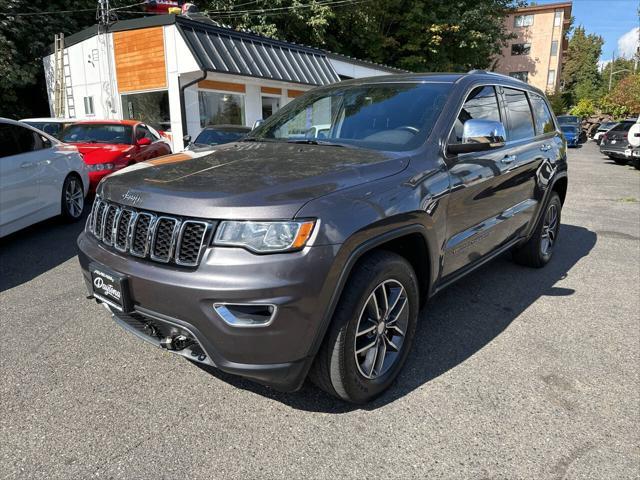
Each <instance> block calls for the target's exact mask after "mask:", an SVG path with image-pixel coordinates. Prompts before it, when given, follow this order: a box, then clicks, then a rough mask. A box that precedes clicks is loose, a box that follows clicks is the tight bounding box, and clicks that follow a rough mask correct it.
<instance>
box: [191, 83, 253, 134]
mask: <svg viewBox="0 0 640 480" xmlns="http://www.w3.org/2000/svg"><path fill="white" fill-rule="evenodd" d="M198 103H199V105H200V126H201V127H203V128H204V127H206V126H208V125H222V124H231V125H244V95H241V94H237V93H223V92H211V91H207V90H200V91H199V92H198Z"/></svg>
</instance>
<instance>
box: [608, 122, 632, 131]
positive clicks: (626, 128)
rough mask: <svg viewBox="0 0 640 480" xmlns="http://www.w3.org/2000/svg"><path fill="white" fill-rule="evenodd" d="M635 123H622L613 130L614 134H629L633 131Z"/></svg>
mask: <svg viewBox="0 0 640 480" xmlns="http://www.w3.org/2000/svg"><path fill="white" fill-rule="evenodd" d="M632 125H633V122H622V123H619V124H618V125H616V126H615V127H613V128H612V129H611V131H612V132H628V131H629V130H631V126H632Z"/></svg>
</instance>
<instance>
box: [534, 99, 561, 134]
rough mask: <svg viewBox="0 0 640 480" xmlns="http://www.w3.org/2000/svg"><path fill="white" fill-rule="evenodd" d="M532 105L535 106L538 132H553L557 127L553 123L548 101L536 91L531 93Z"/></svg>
mask: <svg viewBox="0 0 640 480" xmlns="http://www.w3.org/2000/svg"><path fill="white" fill-rule="evenodd" d="M529 99H530V100H531V106H532V107H533V117H534V119H535V122H536V133H537V134H538V135H542V134H544V133H549V132H553V131H554V130H555V129H556V127H555V125H554V124H553V116H552V115H551V112H550V111H549V107H548V106H547V102H545V101H544V99H543V98H542V97H541V96H540V95H536V94H535V93H531V94H529Z"/></svg>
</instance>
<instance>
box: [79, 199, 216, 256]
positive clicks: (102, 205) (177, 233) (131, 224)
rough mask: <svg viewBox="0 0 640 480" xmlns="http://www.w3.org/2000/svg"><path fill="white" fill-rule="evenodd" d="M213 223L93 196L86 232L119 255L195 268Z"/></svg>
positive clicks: (211, 230) (212, 228)
mask: <svg viewBox="0 0 640 480" xmlns="http://www.w3.org/2000/svg"><path fill="white" fill-rule="evenodd" d="M216 224H217V222H213V221H212V222H207V221H203V220H196V219H189V218H185V219H182V218H177V217H172V216H168V215H159V216H156V214H154V213H152V212H145V211H140V210H137V209H135V208H131V207H124V206H120V205H118V204H115V203H111V202H106V201H104V200H102V199H101V198H100V197H96V200H95V203H94V206H93V208H92V211H91V216H90V222H89V223H88V229H87V230H88V231H89V232H91V233H93V235H94V236H95V237H96V238H97V239H98V240H99V241H100V242H101V243H102V244H103V245H106V246H108V247H112V248H114V249H116V250H118V251H119V252H127V253H129V254H131V255H133V256H135V257H139V258H145V259H150V260H153V261H156V262H162V263H174V264H176V265H180V266H184V267H195V266H197V265H198V264H199V263H200V258H201V257H202V252H203V251H204V249H205V248H206V245H207V241H208V239H209V238H210V236H211V233H212V232H213V230H214V226H215V225H216Z"/></svg>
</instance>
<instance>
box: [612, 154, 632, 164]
mask: <svg viewBox="0 0 640 480" xmlns="http://www.w3.org/2000/svg"><path fill="white" fill-rule="evenodd" d="M609 158H610V159H611V160H613V161H614V162H616V163H617V164H618V165H626V164H627V163H628V162H629V160H627V159H626V158H620V157H614V156H612V155H609Z"/></svg>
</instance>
